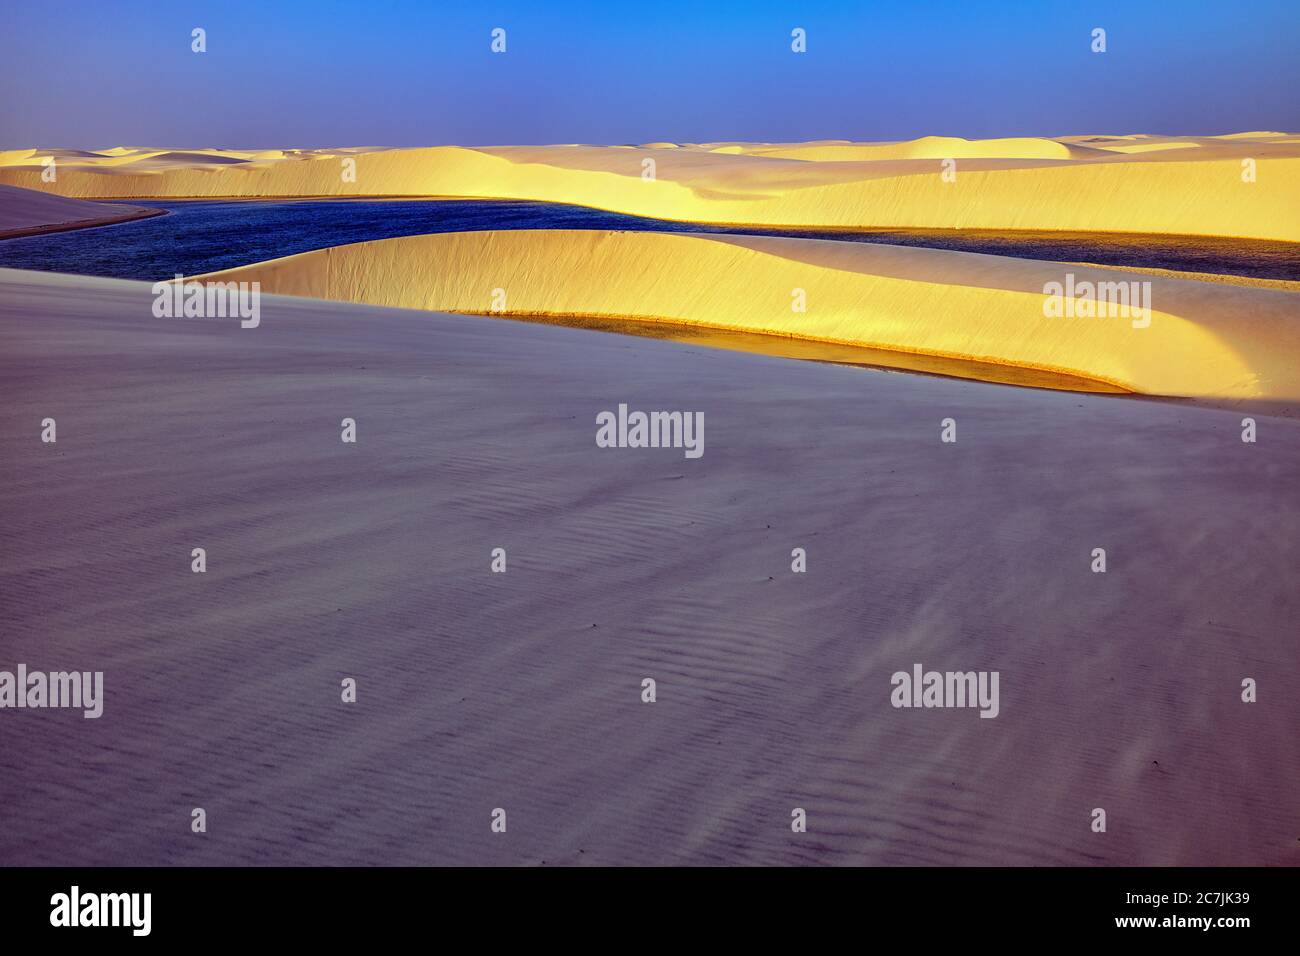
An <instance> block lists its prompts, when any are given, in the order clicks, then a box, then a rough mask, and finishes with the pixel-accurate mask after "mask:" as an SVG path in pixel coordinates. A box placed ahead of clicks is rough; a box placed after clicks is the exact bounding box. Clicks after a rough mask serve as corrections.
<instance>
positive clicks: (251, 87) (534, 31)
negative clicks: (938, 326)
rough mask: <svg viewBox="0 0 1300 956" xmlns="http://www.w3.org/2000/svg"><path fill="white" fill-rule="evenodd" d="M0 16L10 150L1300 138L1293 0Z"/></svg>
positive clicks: (577, 5)
mask: <svg viewBox="0 0 1300 956" xmlns="http://www.w3.org/2000/svg"><path fill="white" fill-rule="evenodd" d="M5 20H6V24H5V28H4V29H3V30H0V83H2V84H3V92H4V95H3V97H0V145H3V146H4V147H8V148H13V147H25V146H35V145H40V146H84V147H106V146H111V145H116V144H118V143H131V144H149V145H174V146H231V147H239V146H297V147H312V146H339V145H394V146H400V145H426V144H441V143H460V144H464V145H487V144H507V143H567V142H592V143H634V142H649V141H655V140H669V141H675V142H682V141H718V140H737V139H741V140H766V141H782V140H806V139H858V140H862V139H867V140H870V139H903V138H910V137H914V136H920V135H926V134H939V135H956V136H967V137H979V136H1008V135H1035V134H1040V135H1060V134H1067V133H1127V132H1152V133H1225V132H1236V131H1243V130H1256V129H1286V130H1292V131H1294V130H1297V129H1300V96H1297V93H1296V91H1297V89H1300V2H1295V0H1285V2H1283V0H1262V2H1256V3H1252V2H1234V3H1221V2H1214V3H1210V2H1196V0H1190V2H1167V3H1149V2H1139V0H1133V2H1122V3H1081V2H1076V3H1067V2H1050V0H1044V2H1038V3H1031V2H1017V0H1004V2H988V3H984V2H980V0H966V2H947V0H932V2H908V0H898V2H895V3H889V4H880V3H869V2H855V3H835V2H826V3H817V2H798V3H774V2H766V0H752V2H735V3H716V4H710V3H706V2H703V0H701V2H698V3H686V2H676V0H651V2H643V3H635V2H617V3H616V2H613V0H606V2H604V3H581V2H563V0H554V2H549V3H547V2H536V3H529V4H525V3H492V2H481V3H458V2H457V3H440V2H438V0H423V2H409V3H407V2H393V3H384V2H382V0H374V2H368V3H358V2H350V3H331V2H328V0H315V2H280V3H277V2H274V0H265V2H260V3H253V2H248V3H246V2H229V0H227V2H216V3H193V4H187V3H157V4H146V3H136V2H130V0H126V2H113V3H109V2H105V0H96V2H84V3H83V2H79V0H62V2H58V3H49V4H47V3H22V4H10V5H7V8H6V10H5ZM194 27H203V28H204V29H205V30H206V31H207V43H208V51H207V52H206V53H203V54H196V53H193V52H191V50H190V31H191V30H192V29H193V28H194ZM494 27H502V28H504V29H505V30H506V31H507V34H506V37H507V52H506V53H505V54H493V53H492V52H491V51H490V49H489V44H490V40H491V37H490V31H491V30H492V29H493V28H494ZM795 27H802V28H804V29H805V30H806V31H807V37H808V41H807V42H808V51H807V53H803V54H795V53H793V52H791V50H790V31H791V30H792V29H793V28H795ZM1094 27H1102V28H1104V29H1105V30H1106V31H1107V52H1106V53H1104V54H1094V53H1092V52H1091V50H1090V43H1091V36H1090V34H1091V31H1092V29H1093V28H1094Z"/></svg>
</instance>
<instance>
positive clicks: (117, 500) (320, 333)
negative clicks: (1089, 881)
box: [0, 271, 1300, 864]
mask: <svg viewBox="0 0 1300 956" xmlns="http://www.w3.org/2000/svg"><path fill="white" fill-rule="evenodd" d="M148 289H149V287H148V285H146V284H139V283H128V282H115V281H110V280H92V279H71V278H67V277H56V276H50V275H36V274H31V273H16V272H12V271H0V397H2V399H3V400H2V401H0V443H2V444H0V447H2V449H3V454H0V474H2V475H3V482H2V483H0V488H2V489H3V491H2V492H0V495H2V497H0V519H2V520H0V595H3V599H2V600H0V625H2V626H3V632H4V635H5V636H4V644H3V660H0V666H12V665H13V664H14V663H15V662H18V661H22V662H26V663H28V664H30V665H32V666H33V667H37V666H45V667H49V668H55V667H73V666H77V667H83V668H94V669H102V670H103V671H104V672H105V680H106V684H107V703H106V706H105V713H104V716H103V717H102V718H101V719H99V720H97V721H93V720H84V719H82V717H81V716H80V715H79V714H74V713H68V712H56V711H44V712H39V711H21V712H19V711H6V712H4V713H0V733H3V735H4V737H3V746H0V808H3V810H2V811H0V814H2V816H0V819H2V820H3V826H0V862H2V863H6V864H23V863H79V864H83V863H84V864H91V863H93V864H110V863H115V864H132V863H139V864H152V863H159V864H161V863H209V864H219V863H293V864H307V863H318V864H319V863H393V864H397V863H406V864H419V863H501V864H511V863H542V862H545V863H547V864H555V863H757V862H765V863H774V862H820V863H885V864H918V863H956V864H973V863H1032V864H1051V863H1076V864H1078V863H1151V864H1213V863H1231V864H1250V863H1288V862H1289V863H1294V862H1297V852H1298V850H1297V848H1298V847H1300V842H1298V841H1297V838H1300V819H1298V814H1297V808H1296V802H1295V794H1296V793H1297V788H1298V787H1300V740H1298V739H1297V736H1296V734H1295V728H1296V727H1297V726H1300V663H1298V662H1297V657H1296V654H1295V644H1294V630H1295V621H1296V620H1297V619H1300V499H1298V498H1297V496H1296V495H1295V494H1294V487H1295V476H1296V475H1297V474H1298V473H1300V423H1295V422H1290V421H1285V420H1281V419H1266V420H1264V421H1263V423H1262V425H1261V431H1260V439H1259V442H1258V443H1257V444H1255V445H1244V444H1242V443H1241V442H1240V440H1239V438H1238V434H1239V427H1238V420H1239V417H1240V416H1239V415H1236V414H1232V413H1228V412H1223V411H1216V410H1207V409H1201V408H1188V407H1180V406H1177V405H1173V404H1162V403H1153V402H1149V401H1144V400H1138V399H1120V398H1104V397H1097V396H1086V395H1071V394H1064V393H1054V392H1043V391H1026V390H1020V389H1013V388H1007V387H1000V386H992V385H983V384H978V383H963V382H954V381H948V380H942V379H934V378H923V377H917V376H909V375H902V374H891V373H876V372H864V371H861V370H857V369H847V368H840V367H834V366H825V365H816V364H811V363H796V362H790V361H786V360H780V359H773V358H767V357H763V356H753V355H742V354H735V353H729V352H719V351H710V350H705V349H698V348H692V347H688V346H683V345H679V344H674V343H669V342H657V341H650V340H646V339H629V338H623V337H618V336H609V335H601V334H597V333H591V332H585V331H581V330H575V329H565V328H555V327H544V326H535V325H525V324H519V323H514V322H509V321H503V320H496V319H488V318H472V317H470V318H467V317H446V316H441V315H431V314H428V313H410V312H403V311H397V310H386V309H381V308H372V307H358V306H346V305H338V304H331V303H323V302H309V301H302V300H292V299H275V298H269V297H268V298H267V299H265V300H264V301H263V314H262V324H261V327H260V328H258V329H255V330H241V329H239V328H238V326H237V324H235V323H234V322H233V321H220V320H201V321H183V320H160V319H154V318H153V317H152V316H151V314H150V311H149V306H150V302H151V297H150V295H149V291H148ZM619 402H628V403H630V404H631V405H632V406H633V407H634V408H643V409H657V408H680V409H694V410H702V411H704V413H705V416H706V421H707V432H706V452H705V454H704V456H703V457H702V458H701V459H699V460H697V461H688V460H686V459H684V458H683V457H682V454H681V452H680V451H673V450H662V451H650V450H646V451H634V450H621V451H611V450H600V449H597V448H596V447H595V444H594V440H593V439H594V430H595V429H594V416H595V414H596V412H597V411H600V410H602V409H607V408H613V407H615V406H616V404H617V403H619ZM46 416H53V417H55V418H57V421H58V443H57V445H53V446H51V445H43V444H41V442H40V441H39V432H40V421H41V419H42V418H44V417H46ZM344 416H351V417H355V418H356V419H357V421H358V425H359V435H360V440H359V443H358V444H357V445H355V446H348V445H343V444H341V443H340V442H339V431H338V424H339V421H340V419H341V418H343V417H344ZM948 416H952V417H955V418H956V419H957V421H958V423H959V441H958V443H957V444H955V445H944V444H941V443H940V442H939V422H940V419H942V418H944V417H948ZM197 546H203V547H206V548H207V551H208V568H209V570H208V572H207V574H206V575H203V576H199V575H194V574H192V573H191V572H190V570H189V560H190V558H189V553H190V549H191V548H193V547H197ZM498 546H501V547H505V548H507V549H508V554H509V571H508V572H507V573H506V574H504V575H493V574H491V573H489V571H488V554H489V550H490V549H491V548H493V547H498ZM796 546H802V547H806V548H807V549H808V553H809V571H808V573H807V574H805V575H795V574H792V573H790V570H789V561H790V558H789V554H790V549H791V548H793V547H796ZM1094 547H1106V548H1107V549H1108V552H1109V556H1110V568H1109V571H1108V573H1107V574H1104V575H1094V574H1091V573H1089V570H1088V563H1089V552H1090V550H1091V549H1092V548H1094ZM913 662H922V663H924V664H925V665H926V666H927V667H936V668H941V669H950V668H951V669H958V668H960V669H997V670H999V671H1000V673H1001V714H1000V716H999V717H998V718H997V719H995V720H981V719H979V718H978V717H977V716H976V713H975V712H974V711H971V710H948V711H943V710H931V711H909V710H895V709H893V708H891V707H890V706H889V703H888V697H889V690H890V687H889V677H890V674H891V673H892V672H893V671H895V670H897V669H900V668H906V667H909V666H910V665H911V664H912V663H913ZM348 675H351V676H355V677H356V678H357V679H358V680H359V682H360V687H359V702H358V703H357V704H356V705H354V706H344V705H342V704H341V703H340V702H339V697H338V687H339V681H340V680H341V679H342V678H343V677H344V676H348ZM647 676H651V677H655V678H656V679H657V680H658V697H659V700H658V702H657V703H655V704H653V705H648V704H642V703H641V702H640V700H639V694H640V681H641V679H642V678H643V677H647ZM1246 676H1250V677H1254V678H1256V679H1257V680H1258V681H1259V688H1260V692H1259V703H1257V704H1243V703H1242V702H1241V701H1240V699H1239V693H1240V683H1241V679H1242V678H1243V677H1246ZM195 806H202V807H205V808H206V809H207V811H208V819H209V832H208V833H207V834H206V835H204V836H196V835H192V834H191V833H190V832H189V812H190V809H191V808H192V807H195ZM499 806H500V807H505V808H507V810H508V813H509V830H508V832H507V834H505V835H493V834H491V833H490V832H489V828H488V822H489V814H490V812H491V810H492V808H494V807H499ZM792 807H804V808H806V809H807V811H808V820H809V832H808V833H807V834H804V835H795V834H792V833H791V832H790V829H789V821H790V810H791V808H792ZM1094 807H1104V808H1106V810H1107V812H1108V814H1109V832H1108V833H1106V834H1105V835H1098V834H1093V833H1091V832H1089V828H1088V824H1089V820H1090V816H1089V814H1090V812H1091V810H1092V809H1093V808H1094Z"/></svg>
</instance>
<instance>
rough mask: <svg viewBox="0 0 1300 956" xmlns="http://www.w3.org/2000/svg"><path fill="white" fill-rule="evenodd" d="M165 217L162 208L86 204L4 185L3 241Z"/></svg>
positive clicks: (0, 198)
mask: <svg viewBox="0 0 1300 956" xmlns="http://www.w3.org/2000/svg"><path fill="white" fill-rule="evenodd" d="M161 214H162V210H161V209H148V208H146V207H144V206H127V205H109V204H108V203H98V202H85V201H84V200H80V199H67V198H65V197H62V196H56V195H51V194H49V193H43V192H38V191H37V190H34V189H22V188H20V187H17V186H5V185H0V239H13V238H15V237H17V236H31V235H36V234H37V233H42V232H61V231H63V230H66V229H84V228H86V227H88V226H107V225H110V224H112V223H115V222H126V221H128V220H131V219H145V218H148V217H149V216H158V215H161Z"/></svg>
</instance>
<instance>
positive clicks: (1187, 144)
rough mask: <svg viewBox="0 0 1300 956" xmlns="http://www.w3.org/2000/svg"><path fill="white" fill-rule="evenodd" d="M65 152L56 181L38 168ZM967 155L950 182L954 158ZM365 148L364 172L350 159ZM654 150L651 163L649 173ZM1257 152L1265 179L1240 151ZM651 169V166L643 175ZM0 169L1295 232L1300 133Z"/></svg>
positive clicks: (340, 189)
mask: <svg viewBox="0 0 1300 956" xmlns="http://www.w3.org/2000/svg"><path fill="white" fill-rule="evenodd" d="M46 156H54V157H55V159H56V161H57V162H58V164H59V169H60V175H59V179H58V182H57V183H55V184H44V183H42V182H41V180H40V166H39V164H40V162H41V161H42V159H43V158H44V157H46ZM946 159H952V160H955V161H956V168H955V171H956V178H955V180H952V181H949V178H948V177H945V176H944V175H943V173H944V172H945V166H944V162H943V161H944V160H946ZM346 160H352V161H355V164H356V165H355V173H356V175H355V178H349V177H347V176H345V175H343V172H344V170H343V166H342V164H343V162H344V161H346ZM648 160H653V161H654V166H653V168H652V169H651V168H650V167H647V165H646V162H647V161H648ZM1248 160H1251V161H1253V162H1254V178H1253V179H1251V178H1250V177H1249V176H1246V175H1244V172H1245V171H1244V170H1243V163H1244V162H1246V161H1248ZM649 172H653V178H648V174H649ZM0 182H2V183H9V184H11V185H17V186H24V187H27V188H32V189H46V190H48V191H53V192H58V193H60V194H62V195H67V196H76V197H81V198H91V199H93V198H145V197H151V198H159V197H217V196H222V197H274V196H467V197H495V198H510V199H527V200H539V201H547V202H563V203H577V204H581V205H588V206H594V207H597V208H602V209H609V210H615V211H619V212H625V213H632V214H637V215H645V216H653V217H657V218H663V219H674V220H682V221H693V222H719V223H734V224H749V225H768V226H810V227H812V226H816V227H822V228H861V227H869V226H876V227H923V228H965V229H974V228H986V229H1055V230H1078V231H1103V232H1150V233H1175V234H1187V235H1214V236H1233V237H1245V238H1257V239H1281V240H1288V241H1300V216H1297V215H1294V214H1293V213H1294V211H1295V210H1300V140H1298V139H1297V137H1295V136H1294V135H1290V134H1288V135H1283V134H1278V133H1252V134H1241V135H1236V136H1233V135H1229V136H1206V137H1188V136H1182V137H1156V136H1142V135H1136V134H1129V135H1121V136H1101V135H1091V136H1067V137H1056V138H1045V137H1019V138H1004V139H990V140H965V139H960V138H957V137H939V136H931V137H923V138H921V139H917V140H913V141H909V142H902V143H849V142H844V141H824V142H818V143H804V144H798V143H794V144H790V143H786V144H780V143H777V144H773V143H763V144H752V143H751V144H738V143H713V144H702V145H698V146H692V145H680V146H679V145H675V144H673V143H651V144H647V145H645V146H640V147H610V146H581V145H567V146H527V147H519V146H516V147H493V148H482V149H463V148H459V147H429V148H419V149H378V148H353V149H347V150H343V149H329V150H234V149H211V148H208V149H199V150H175V149H171V148H165V149H144V148H141V149H131V150H128V149H125V148H115V149H113V150H106V151H104V152H103V153H87V152H85V151H80V152H74V151H57V150H54V151H51V150H12V151H9V152H8V153H6V154H5V155H4V157H0Z"/></svg>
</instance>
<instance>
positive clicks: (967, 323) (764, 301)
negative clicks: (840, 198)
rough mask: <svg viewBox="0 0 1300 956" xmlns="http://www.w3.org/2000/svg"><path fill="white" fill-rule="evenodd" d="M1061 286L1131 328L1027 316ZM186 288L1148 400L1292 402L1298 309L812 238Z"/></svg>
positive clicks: (492, 235) (318, 271) (1297, 367)
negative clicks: (591, 324) (1114, 308)
mask: <svg viewBox="0 0 1300 956" xmlns="http://www.w3.org/2000/svg"><path fill="white" fill-rule="evenodd" d="M1070 276H1073V279H1068V281H1069V282H1079V283H1082V282H1086V281H1091V282H1094V283H1101V282H1112V283H1119V282H1128V283H1132V282H1149V283H1150V286H1149V287H1148V288H1147V292H1148V293H1149V296H1150V305H1151V313H1150V316H1149V318H1150V324H1149V326H1147V327H1145V328H1137V327H1135V326H1134V322H1135V321H1138V320H1130V319H1129V318H1126V317H1119V316H1107V317H1090V318H1088V317H1064V316H1061V317H1051V316H1049V315H1047V314H1045V310H1044V299H1045V296H1044V288H1045V286H1046V285H1047V284H1048V283H1051V282H1058V283H1062V284H1065V283H1066V282H1067V277H1070ZM201 278H208V279H216V280H221V281H258V282H260V283H261V287H262V289H263V290H264V291H266V292H269V293H282V294H288V295H298V296H309V297H313V298H321V299H335V300H340V301H345V302H358V303H365V304H368V305H386V306H399V307H405V308H420V309H433V310H440V311H452V312H477V313H488V312H501V313H504V314H511V313H513V314H527V315H538V314H540V315H550V316H578V315H580V316H601V317H610V318H619V317H626V318H640V319H649V320H659V321H668V322H676V323H682V324H688V325H692V324H699V325H708V326H713V327H717V328H724V329H730V330H734V331H745V332H762V333H769V334H774V335H785V336H793V337H798V338H803V339H814V340H821V341H826V342H836V343H842V344H849V345H861V346H870V347H873V348H879V349H887V350H898V351H903V352H912V353H918V354H930V355H939V356H944V357H949V358H955V359H968V360H975V361H979V362H985V363H994V364H1001V365H1013V366H1019V367H1025V368H1033V369H1040V370H1044V371H1051V372H1061V373H1066V374H1070V375H1072V376H1077V377H1081V378H1086V379H1093V380H1096V381H1099V382H1102V383H1106V384H1108V385H1113V386H1118V387H1120V388H1123V389H1126V390H1129V391H1134V392H1141V393H1145V394H1151V395H1167V396H1183V397H1213V398H1227V399H1270V400H1280V401H1293V400H1295V399H1297V398H1300V323H1298V322H1297V321H1296V319H1297V314H1298V312H1300V293H1296V292H1291V291H1279V290H1274V289H1260V288H1249V287H1240V286H1230V285H1216V284H1213V283H1206V282H1198V281H1194V280H1188V279H1177V278H1170V277H1167V276H1152V275H1147V274H1142V273H1129V272H1125V271H1123V270H1118V269H1102V268H1095V267H1088V266H1082V265H1071V264H1068V263H1056V262H1042V261H1036V260H1023V259H1014V258H1009V257H1003V256H987V255H976V254H973V253H965V252H949V251H945V250H939V249H919V248H904V247H900V246H886V245H875V244H868V243H855V242H834V241H827V240H815V239H788V238H779V237H754V236H716V235H715V236H702V235H682V234H674V233H648V232H600V231H577V230H573V231H571V230H510V231H495V232H469V233H443V234H438V235H429V236H411V237H404V238H397V239H384V240H377V241H374V242H363V243H356V244H354V245H348V246H338V247H334V248H331V249H323V250H318V251H315V252H307V253H302V254H300V255H296V256H289V257H286V258H283V259H276V260H272V261H269V262H262V263H257V264H255V265H250V266H246V267H243V268H238V269H230V270H226V271H223V272H217V273H212V274H210V275H209V276H207V277H201ZM497 289H500V290H501V292H502V293H503V297H504V302H502V301H500V300H499V299H498V300H495V301H494V290H497ZM799 292H802V295H803V303H802V304H803V305H804V311H798V310H797V309H796V307H795V306H796V302H795V297H796V296H797V295H798V294H799Z"/></svg>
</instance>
